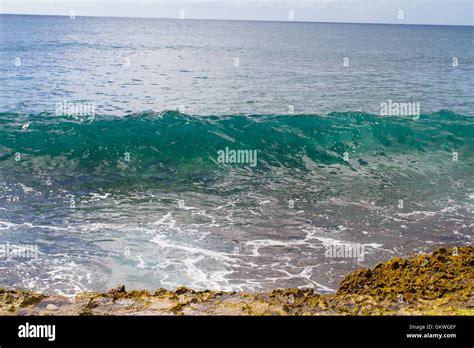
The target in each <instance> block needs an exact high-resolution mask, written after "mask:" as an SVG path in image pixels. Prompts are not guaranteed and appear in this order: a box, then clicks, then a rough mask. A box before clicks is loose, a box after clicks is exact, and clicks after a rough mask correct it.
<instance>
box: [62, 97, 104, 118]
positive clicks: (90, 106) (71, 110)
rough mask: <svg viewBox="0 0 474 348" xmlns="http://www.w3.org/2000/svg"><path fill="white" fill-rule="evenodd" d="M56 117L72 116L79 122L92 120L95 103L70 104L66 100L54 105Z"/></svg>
mask: <svg viewBox="0 0 474 348" xmlns="http://www.w3.org/2000/svg"><path fill="white" fill-rule="evenodd" d="M55 106H56V110H55V114H56V116H72V117H74V118H76V119H78V120H80V121H81V122H82V121H84V120H90V121H92V120H94V118H95V103H92V102H78V103H72V102H68V101H67V100H63V101H62V102H58V103H56V105H55Z"/></svg>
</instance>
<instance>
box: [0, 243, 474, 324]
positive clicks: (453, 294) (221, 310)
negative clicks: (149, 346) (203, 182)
mask: <svg viewBox="0 0 474 348" xmlns="http://www.w3.org/2000/svg"><path fill="white" fill-rule="evenodd" d="M0 315H474V248H473V247H472V246H462V247H453V248H444V247H442V248H439V249H437V250H436V251H434V252H433V253H432V254H430V255H425V254H423V255H417V256H415V257H412V258H409V259H402V258H394V259H391V260H389V261H387V262H385V263H379V264H377V265H376V266H375V267H373V268H370V269H361V270H357V271H355V272H353V273H351V274H349V275H348V276H347V277H345V278H344V279H343V280H342V282H341V284H340V286H339V289H338V291H337V293H336V294H330V295H319V294H317V293H316V292H314V290H313V289H277V290H274V291H272V292H260V293H246V292H224V291H212V290H205V291H194V290H192V289H188V288H184V287H182V288H178V289H176V290H175V291H170V290H166V289H158V290H157V291H155V292H150V291H145V290H133V291H126V290H125V287H123V286H121V287H118V288H116V289H112V290H110V291H109V292H106V293H95V292H85V293H81V294H78V295H77V296H75V297H73V298H68V297H63V296H53V295H51V296H48V295H43V294H38V293H34V292H30V291H23V290H6V289H0Z"/></svg>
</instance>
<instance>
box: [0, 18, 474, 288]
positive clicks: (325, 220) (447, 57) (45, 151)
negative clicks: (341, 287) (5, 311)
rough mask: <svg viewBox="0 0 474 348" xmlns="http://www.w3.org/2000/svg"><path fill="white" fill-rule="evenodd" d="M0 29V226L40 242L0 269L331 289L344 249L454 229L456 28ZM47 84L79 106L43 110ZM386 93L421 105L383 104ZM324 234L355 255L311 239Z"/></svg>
mask: <svg viewBox="0 0 474 348" xmlns="http://www.w3.org/2000/svg"><path fill="white" fill-rule="evenodd" d="M0 29H1V31H0V33H1V34H0V39H1V40H0V47H1V50H0V62H1V63H2V64H1V65H0V71H1V72H2V74H1V77H0V80H1V84H0V108H1V109H0V189H1V196H0V244H3V245H4V244H6V243H10V244H17V245H35V246H37V248H38V252H37V255H36V257H35V258H18V257H10V258H3V259H0V285H1V286H9V287H20V288H27V289H33V290H37V291H43V292H53V293H64V294H73V293H75V292H77V291H84V290H105V289H107V288H110V287H113V286H116V285H117V284H125V285H126V286H127V287H128V288H146V289H155V288H157V287H161V286H162V287H166V288H174V287H177V286H182V285H184V286H190V287H194V288H212V289H228V290H249V291H256V290H270V289H273V288H277V287H294V286H299V287H305V286H311V287H314V288H315V289H316V290H317V291H320V292H330V291H333V290H334V289H335V288H336V287H337V285H338V282H339V281H340V280H341V279H342V277H343V276H344V275H345V274H347V273H348V272H350V271H351V270H353V269H355V268H360V267H365V266H370V265H374V264H375V263H377V262H379V261H382V260H385V259H387V258H390V257H393V256H395V255H397V256H398V255H402V256H404V255H413V254H415V253H418V252H423V251H430V250H432V249H434V248H435V247H436V246H438V245H462V244H472V236H473V233H472V230H473V229H472V227H473V223H474V219H473V217H474V209H473V207H474V205H473V202H474V190H473V187H474V185H473V169H474V119H473V118H472V117H473V115H474V104H473V102H474V98H473V91H474V88H473V87H474V83H473V76H474V74H473V72H474V57H473V52H472V46H470V43H472V34H473V29H472V28H469V27H424V26H403V27H400V26H389V25H349V24H348V25H342V24H341V25H336V24H310V23H271V22H269V23H260V22H225V21H184V22H183V21H177V20H176V21H173V20H148V19H140V20H139V19H103V18H102V19H98V18H77V19H76V20H75V21H73V22H71V20H69V19H68V18H60V17H35V16H32V17H26V16H3V15H2V16H0ZM118 31H119V32H120V34H121V35H120V36H119V35H118V34H117V32H118ZM224 38H225V39H224ZM346 56H347V57H350V60H349V61H350V64H349V67H344V66H343V65H342V62H343V58H344V57H346ZM453 56H456V57H458V58H459V59H458V61H459V63H460V64H459V66H457V67H456V68H454V67H453V66H452V64H451V63H452V57H453ZM16 57H21V62H22V63H21V65H20V66H15V64H14V62H15V58H16ZM235 57H240V59H239V64H238V66H235V65H234V58H235ZM124 58H130V65H129V66H124ZM64 100H67V101H69V102H73V103H78V104H81V103H85V102H88V103H94V104H95V109H96V114H95V115H93V117H92V116H77V115H72V116H67V115H64V114H61V113H59V114H58V113H56V112H55V110H56V104H57V103H62V102H63V101H64ZM388 100H393V101H400V102H415V103H420V110H421V114H420V115H419V117H413V116H381V115H380V106H381V103H384V102H387V101H388ZM81 105H82V104H81ZM290 105H291V106H293V109H292V111H291V113H290V114H289V111H290V108H289V106H290ZM177 109H180V111H181V112H180V111H177ZM152 110H153V111H152ZM293 111H294V112H293ZM232 151H235V154H237V153H239V151H240V153H239V156H240V157H237V155H236V157H234V158H232V156H231V153H232ZM223 154H225V156H223ZM222 156H223V157H222ZM252 159H253V160H254V161H252ZM341 243H342V244H352V245H353V244H357V245H363V246H364V248H365V254H364V258H363V259H358V258H343V259H338V258H331V257H327V256H326V255H325V252H326V250H327V247H328V246H334V245H340V244H341Z"/></svg>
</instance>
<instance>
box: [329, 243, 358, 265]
mask: <svg viewBox="0 0 474 348" xmlns="http://www.w3.org/2000/svg"><path fill="white" fill-rule="evenodd" d="M324 247H325V248H326V252H325V253H324V256H326V257H327V258H335V259H357V260H358V261H364V254H365V248H364V245H363V244H357V243H337V244H328V245H325V246H324Z"/></svg>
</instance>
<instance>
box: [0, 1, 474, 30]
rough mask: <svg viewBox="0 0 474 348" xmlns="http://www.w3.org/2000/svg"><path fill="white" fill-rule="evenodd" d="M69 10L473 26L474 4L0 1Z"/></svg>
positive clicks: (4, 6) (9, 9)
mask: <svg viewBox="0 0 474 348" xmlns="http://www.w3.org/2000/svg"><path fill="white" fill-rule="evenodd" d="M71 10H72V11H74V12H75V13H76V16H81V15H83V16H118V17H121V16H127V17H160V18H178V16H179V14H180V11H184V12H181V13H182V14H184V16H185V18H207V19H249V20H295V21H321V22H363V23H399V24H404V23H405V24H454V25H474V0H293V1H291V0H177V1H173V0H136V1H130V0H0V13H21V14H54V15H69V13H70V11H71ZM291 11H292V12H291ZM400 11H402V12H400ZM291 14H292V15H291ZM291 17H293V18H291Z"/></svg>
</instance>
